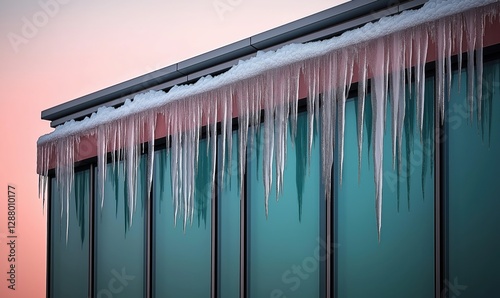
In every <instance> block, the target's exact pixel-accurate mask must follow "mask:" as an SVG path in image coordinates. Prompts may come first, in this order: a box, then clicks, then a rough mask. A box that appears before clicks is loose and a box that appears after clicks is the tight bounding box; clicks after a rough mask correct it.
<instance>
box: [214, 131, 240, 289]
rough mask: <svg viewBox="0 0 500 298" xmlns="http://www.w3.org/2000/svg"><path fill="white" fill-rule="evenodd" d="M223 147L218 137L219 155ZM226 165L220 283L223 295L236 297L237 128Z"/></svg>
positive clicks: (221, 201) (221, 200)
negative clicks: (229, 160)
mask: <svg viewBox="0 0 500 298" xmlns="http://www.w3.org/2000/svg"><path fill="white" fill-rule="evenodd" d="M221 147H222V140H221V139H220V138H219V153H218V154H219V157H221V156H222V150H221ZM226 154H227V153H226ZM226 158H227V155H226ZM218 168H219V169H221V168H222V162H221V159H219V167H218ZM225 168H226V169H225V172H224V182H223V183H222V187H221V189H220V190H219V196H218V199H219V218H218V220H219V223H218V225H219V227H218V228H219V239H218V241H219V272H218V276H219V279H218V282H219V285H218V286H219V297H220V298H233V297H239V296H240V293H239V291H240V186H239V184H240V175H239V170H238V133H237V132H234V133H233V148H232V152H231V162H226V164H225ZM220 172H221V171H220ZM221 178H222V177H221V175H220V174H219V179H221ZM219 181H220V180H219Z"/></svg>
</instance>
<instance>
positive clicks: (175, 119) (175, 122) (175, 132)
mask: <svg viewBox="0 0 500 298" xmlns="http://www.w3.org/2000/svg"><path fill="white" fill-rule="evenodd" d="M171 110H172V111H173V113H170V115H171V116H172V126H173V129H172V144H171V146H170V148H171V149H170V150H171V152H172V154H171V155H170V164H171V166H170V178H171V181H172V203H173V205H174V225H177V216H178V214H179V203H180V196H179V181H180V178H181V177H180V175H179V171H180V167H179V163H180V160H181V155H180V153H181V148H180V141H181V140H180V138H181V134H180V127H179V121H180V120H179V112H180V110H179V103H178V102H176V103H174V104H173V106H172V109H171Z"/></svg>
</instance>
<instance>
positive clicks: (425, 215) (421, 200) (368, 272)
mask: <svg viewBox="0 0 500 298" xmlns="http://www.w3.org/2000/svg"><path fill="white" fill-rule="evenodd" d="M433 88H434V86H433V79H432V78H431V79H427V81H426V86H425V90H426V94H425V115H424V122H423V132H422V142H421V141H420V131H419V129H418V126H417V124H416V116H415V115H416V100H415V99H414V98H411V99H409V98H408V97H409V93H408V92H407V94H406V95H407V100H406V118H405V123H404V135H403V141H402V148H401V153H402V155H401V157H402V159H401V160H402V162H401V165H400V167H399V165H398V164H396V165H395V168H393V164H392V140H391V128H392V120H391V113H390V111H391V110H390V104H388V109H387V117H386V119H387V122H386V130H385V136H384V160H383V207H382V231H381V239H380V243H379V241H378V239H377V238H378V236H377V224H376V213H375V183H374V168H373V167H374V166H373V148H371V147H370V146H371V134H372V132H371V121H372V119H371V105H370V97H368V98H367V101H366V105H367V106H366V110H365V123H364V130H365V131H364V138H363V153H362V169H361V175H360V177H359V181H358V148H357V146H358V142H357V135H358V133H357V124H356V123H357V113H358V111H357V99H355V100H349V101H348V102H347V104H346V123H345V148H344V152H345V156H344V171H343V180H342V185H339V182H338V173H336V176H337V182H336V184H335V186H334V188H335V192H336V201H335V205H334V206H335V208H334V209H335V210H334V214H335V222H336V228H335V231H334V233H335V246H336V250H335V251H336V254H335V270H336V271H335V278H336V280H335V285H336V294H337V295H336V297H339V298H350V297H352V298H358V297H384V298H392V297H394V298H396V297H415V298H417V297H418V298H421V297H434V187H433V185H434V174H433V172H434V170H433V154H434V151H433V142H434V140H433V117H434V114H433V113H434V111H433V104H434V100H433V92H434V89H433ZM412 94H415V93H414V90H413V92H412ZM396 163H397V161H396ZM337 169H338V166H337V167H336V171H337V172H338V170H337Z"/></svg>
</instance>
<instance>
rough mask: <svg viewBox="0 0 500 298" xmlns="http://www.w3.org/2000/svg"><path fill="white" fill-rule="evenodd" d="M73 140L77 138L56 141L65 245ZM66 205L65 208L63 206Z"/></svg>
mask: <svg viewBox="0 0 500 298" xmlns="http://www.w3.org/2000/svg"><path fill="white" fill-rule="evenodd" d="M75 142H77V138H76V137H74V136H70V137H67V138H64V139H61V140H58V141H57V143H56V148H55V149H56V164H57V165H56V181H57V186H58V188H59V194H60V196H61V198H60V200H61V214H60V216H61V220H62V217H63V211H65V212H66V245H67V244H68V233H69V204H70V200H69V198H70V194H71V188H72V184H73V177H74V168H73V166H74V162H75V156H74V153H75ZM65 206H66V208H64V207H65Z"/></svg>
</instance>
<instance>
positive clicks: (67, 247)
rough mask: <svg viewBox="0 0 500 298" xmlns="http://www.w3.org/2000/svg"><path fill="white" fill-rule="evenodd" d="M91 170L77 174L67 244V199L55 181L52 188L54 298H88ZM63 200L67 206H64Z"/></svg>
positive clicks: (71, 203) (51, 250)
mask: <svg viewBox="0 0 500 298" xmlns="http://www.w3.org/2000/svg"><path fill="white" fill-rule="evenodd" d="M89 179H90V171H89V170H85V171H81V172H76V173H75V179H74V184H73V186H72V190H71V194H70V198H69V204H70V205H69V207H70V208H69V230H68V242H67V243H66V215H65V214H64V215H62V216H61V207H63V208H64V209H65V208H66V199H65V198H61V197H60V192H59V190H58V187H57V182H56V179H52V182H51V183H52V185H51V197H50V200H51V201H50V207H51V218H50V220H51V223H50V226H51V234H50V236H51V237H50V262H51V263H50V275H51V276H50V293H51V297H54V298H66V297H75V298H78V297H81V298H86V297H88V274H89V272H88V271H89V266H88V265H89V242H88V241H89V228H88V220H89V190H90V180H89ZM61 199H64V204H63V206H61Z"/></svg>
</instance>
